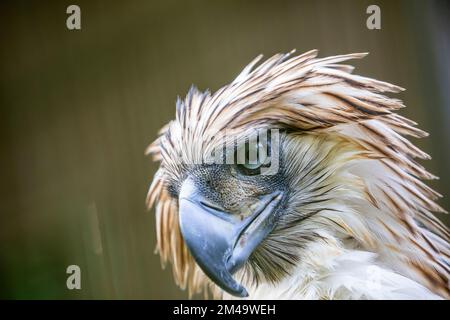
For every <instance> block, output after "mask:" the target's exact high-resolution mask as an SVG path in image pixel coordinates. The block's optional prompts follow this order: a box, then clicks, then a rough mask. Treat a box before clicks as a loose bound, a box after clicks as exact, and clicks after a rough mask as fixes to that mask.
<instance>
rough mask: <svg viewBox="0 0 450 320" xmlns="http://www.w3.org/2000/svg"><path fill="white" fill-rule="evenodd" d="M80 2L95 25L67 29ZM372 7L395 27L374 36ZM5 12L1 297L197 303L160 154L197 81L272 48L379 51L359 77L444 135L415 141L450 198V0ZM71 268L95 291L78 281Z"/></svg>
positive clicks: (204, 83) (42, 7) (20, 8)
mask: <svg viewBox="0 0 450 320" xmlns="http://www.w3.org/2000/svg"><path fill="white" fill-rule="evenodd" d="M70 4H77V5H79V6H80V7H81V23H82V30H80V31H69V30H68V29H67V28H66V18H67V16H68V15H67V14H66V8H67V6H68V5H70ZM370 4H377V5H379V6H380V8H381V18H382V22H381V23H382V29H381V30H368V29H367V28H366V19H367V17H368V15H367V14H366V8H367V6H368V5H370ZM0 6H1V8H0V37H1V51H0V119H1V126H0V130H1V134H0V141H1V157H0V167H1V169H2V170H1V172H2V175H1V178H2V179H1V181H2V183H1V192H0V195H1V206H0V208H1V212H0V298H18V299H21V298H33V299H34V298H42V299H47V298H63V299H66V298H67V299H90V298H100V299H110V298H111V299H116V298H125V299H130V298H136V299H147V298H148V299H155V298H160V299H167V298H186V297H187V293H186V292H183V291H181V290H179V289H178V288H176V287H175V286H174V284H173V280H172V276H171V271H170V268H168V269H167V270H165V271H163V270H161V267H160V262H159V257H158V256H156V255H155V254H154V253H153V251H154V247H155V234H154V219H153V212H148V211H147V210H146V209H145V205H144V200H145V195H146V192H147V187H148V184H149V182H150V181H151V178H152V175H153V173H154V171H155V169H156V166H155V165H154V164H152V163H151V161H150V159H149V158H146V157H144V149H145V147H146V146H147V145H148V143H150V142H151V141H152V140H153V139H154V138H155V136H156V132H157V130H158V129H159V128H160V127H161V126H162V125H163V124H165V123H166V122H167V121H168V120H169V119H171V118H172V117H173V115H174V109H175V106H174V105H175V104H174V102H175V99H176V96H177V95H184V94H185V93H186V91H187V90H188V88H189V86H190V85H191V83H194V84H196V85H197V86H199V88H200V89H206V88H211V89H212V90H216V89H218V88H219V87H220V86H221V85H223V84H225V83H227V82H229V81H230V80H231V79H232V78H233V77H234V76H235V75H237V73H238V72H239V71H240V69H241V68H242V67H243V66H244V65H246V64H247V63H248V62H249V61H250V60H251V59H252V58H254V57H255V56H256V55H257V54H259V53H263V54H264V55H265V56H266V57H268V56H270V55H272V54H274V53H276V52H286V51H289V50H291V49H293V48H296V49H297V50H298V52H300V53H301V52H303V51H307V50H310V49H313V48H317V49H319V50H320V55H321V56H324V55H333V54H341V53H350V52H366V51H369V52H370V53H371V54H370V55H369V56H368V57H367V58H365V59H364V60H362V61H355V62H354V64H355V65H356V66H357V70H356V71H355V72H357V73H360V74H363V75H367V76H371V77H375V78H378V79H381V80H385V81H389V82H393V83H395V84H398V85H400V86H403V87H405V88H407V91H405V92H403V93H401V94H400V95H399V97H400V98H401V99H403V100H404V101H405V103H406V105H407V106H408V108H406V109H404V110H402V111H401V113H402V114H403V115H406V116H408V117H410V118H412V119H414V120H416V121H417V122H419V124H420V127H421V128H423V129H425V130H427V131H428V132H430V134H431V137H430V138H427V139H423V140H420V141H415V142H417V144H418V145H419V146H420V147H422V148H423V149H424V150H425V151H426V152H428V153H430V154H431V155H432V156H433V160H431V161H427V162H426V163H425V165H426V166H427V167H428V168H429V169H430V170H431V172H433V173H434V174H436V175H438V176H440V177H441V179H440V180H438V181H432V182H431V185H432V186H433V187H435V188H436V189H437V190H438V191H440V192H441V193H443V194H444V195H447V196H448V190H449V186H450V168H449V163H450V150H449V149H450V141H449V137H450V129H449V120H450V90H449V89H450V86H449V85H450V67H449V66H450V44H449V40H450V22H449V21H450V14H449V2H448V1H261V0H259V1H245V2H244V1H221V2H216V1H189V2H188V1H144V0H142V1H135V0H133V1H121V2H118V1H117V2H116V1H92V0H90V1H78V0H77V1H28V2H21V1H14V2H12V1H11V2H10V3H6V2H5V1H2V4H1V5H0ZM440 204H441V205H442V206H444V207H445V208H447V209H449V208H450V202H449V198H448V197H447V198H444V199H442V200H441V202H440ZM443 219H446V221H447V222H448V221H449V219H448V218H447V217H445V216H444V217H443ZM71 264H76V265H79V266H80V267H81V270H82V281H81V285H82V290H73V291H69V290H67V288H66V277H67V275H66V273H65V271H66V267H67V266H68V265H71Z"/></svg>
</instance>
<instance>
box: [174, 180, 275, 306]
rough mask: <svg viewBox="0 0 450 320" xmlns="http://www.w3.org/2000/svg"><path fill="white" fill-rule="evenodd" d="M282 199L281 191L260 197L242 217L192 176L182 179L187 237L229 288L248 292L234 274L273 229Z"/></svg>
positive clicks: (240, 294)
mask: <svg viewBox="0 0 450 320" xmlns="http://www.w3.org/2000/svg"><path fill="white" fill-rule="evenodd" d="M280 200H281V192H274V193H271V194H267V195H265V196H263V197H261V198H260V201H259V203H258V204H257V206H256V208H255V209H254V210H253V211H252V212H251V213H250V214H249V215H248V216H247V217H246V218H244V219H242V220H241V219H240V218H239V217H236V216H235V215H232V214H230V213H227V212H225V211H224V210H223V209H221V208H220V207H218V206H217V205H215V204H213V203H211V201H209V200H208V199H207V198H206V197H205V196H204V194H203V193H202V191H201V190H200V189H199V188H198V187H197V186H196V184H195V182H194V180H192V179H191V178H188V179H186V180H185V181H184V182H183V185H182V187H181V190H180V194H179V219H180V228H181V233H182V235H183V238H184V241H185V242H186V244H187V246H188V248H189V250H190V252H191V254H192V256H193V257H194V259H195V261H196V262H197V264H198V265H199V266H200V268H201V269H202V270H203V272H205V274H206V275H207V276H208V277H209V278H210V279H211V280H212V281H214V282H215V283H216V284H217V285H218V286H219V287H221V288H222V289H223V290H225V291H226V292H228V293H230V294H232V295H234V296H238V297H246V296H248V293H247V290H246V289H245V288H244V287H243V286H242V285H241V284H239V283H238V282H236V281H235V280H234V279H233V277H232V274H233V273H235V272H236V271H237V270H239V269H240V268H241V267H242V266H243V265H244V264H245V262H246V261H247V260H248V258H249V257H250V255H251V254H252V252H253V251H254V250H255V249H256V247H257V246H258V245H259V244H260V243H261V242H262V241H263V240H264V238H265V237H266V236H267V235H268V234H269V233H270V232H271V231H272V230H273V228H274V226H275V220H276V219H275V216H274V211H275V209H276V208H277V206H278V204H279V202H280Z"/></svg>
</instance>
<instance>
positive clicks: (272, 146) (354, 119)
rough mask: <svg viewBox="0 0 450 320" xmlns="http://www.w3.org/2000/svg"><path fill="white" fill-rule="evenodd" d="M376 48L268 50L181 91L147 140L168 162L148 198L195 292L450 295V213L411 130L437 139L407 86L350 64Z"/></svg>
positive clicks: (163, 249)
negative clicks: (410, 112) (233, 72)
mask: <svg viewBox="0 0 450 320" xmlns="http://www.w3.org/2000/svg"><path fill="white" fill-rule="evenodd" d="M366 55H367V53H353V54H346V55H337V56H331V57H325V58H319V57H318V51H317V50H311V51H309V52H306V53H304V54H301V55H295V50H293V51H291V52H289V53H286V54H281V53H280V54H276V55H274V56H272V57H271V58H269V59H267V60H266V61H264V62H262V63H260V61H261V58H262V56H261V55H260V56H258V57H257V58H255V59H254V60H253V61H252V62H251V63H250V64H248V65H247V66H246V67H245V68H244V69H243V70H242V71H241V73H240V74H239V75H238V76H237V77H236V78H235V79H234V80H233V81H232V82H231V83H230V84H228V85H225V86H223V87H222V88H220V89H219V90H218V91H216V92H214V93H211V92H210V91H209V90H207V91H205V92H201V91H199V90H198V89H196V88H195V87H194V86H192V87H191V89H190V90H189V92H188V94H187V95H186V97H185V98H184V99H180V98H178V100H177V102H176V112H175V119H173V120H172V121H170V122H169V123H168V124H166V125H165V126H164V127H163V128H162V129H161V130H160V132H159V134H158V136H157V138H156V140H155V141H154V142H153V143H151V144H150V145H149V146H148V148H147V149H146V154H148V155H151V156H152V158H153V160H154V161H157V162H159V168H158V170H157V171H156V173H155V174H154V177H153V181H152V182H151V184H150V187H149V191H148V196H147V199H146V203H147V206H148V208H152V207H153V206H154V207H155V215H156V240H157V246H156V251H157V253H159V255H160V258H161V263H162V266H163V267H164V266H165V265H166V264H167V263H169V264H171V266H172V270H173V276H174V279H175V282H176V284H177V285H178V286H179V287H181V288H182V289H186V288H187V289H188V292H189V295H190V296H192V295H196V294H201V293H203V294H204V295H205V297H207V298H208V297H212V298H215V299H240V298H242V299H448V298H449V297H450V285H449V272H450V246H449V243H450V242H449V239H450V233H449V230H448V228H447V227H446V226H445V224H443V223H442V222H441V221H440V220H439V219H438V218H437V217H436V216H435V215H434V213H439V212H446V211H445V210H444V209H443V208H442V207H440V206H439V205H438V204H437V203H436V200H437V199H438V198H440V197H442V196H441V195H440V194H439V193H437V192H436V191H434V190H433V189H432V188H430V187H429V186H427V185H426V184H425V183H424V182H423V180H429V179H435V178H437V177H436V176H434V175H432V174H430V173H429V172H428V171H427V170H426V169H425V168H424V167H423V166H422V165H421V164H419V163H418V162H417V160H419V159H430V156H429V155H428V154H426V153H425V152H423V151H422V150H420V149H419V148H418V147H416V146H415V145H414V144H413V143H411V142H410V141H409V140H408V139H407V137H413V138H422V137H426V136H427V135H428V134H427V133H426V132H424V131H422V130H421V129H418V128H417V123H415V122H414V121H412V120H409V119H407V118H406V117H403V116H401V115H399V114H398V113H397V112H396V111H397V110H398V109H400V108H403V107H404V105H403V103H402V101H401V100H399V99H395V98H392V97H389V96H387V94H388V93H398V92H400V91H403V90H404V89H403V88H401V87H399V86H396V85H393V84H390V83H387V82H382V81H378V80H375V79H372V78H369V77H364V76H359V75H354V74H353V73H352V71H353V67H352V66H350V65H347V64H343V63H342V62H344V61H347V60H350V59H359V58H363V57H364V56H366ZM242 150H243V151H242ZM255 154H256V156H255ZM236 158H239V160H240V161H237V160H236ZM229 159H231V161H228V160H229Z"/></svg>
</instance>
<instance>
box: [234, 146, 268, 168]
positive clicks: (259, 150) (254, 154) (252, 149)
mask: <svg viewBox="0 0 450 320" xmlns="http://www.w3.org/2000/svg"><path fill="white" fill-rule="evenodd" d="M235 159H237V169H238V171H239V172H240V173H241V174H243V175H246V176H254V175H259V174H261V168H263V167H270V141H267V140H260V141H253V142H252V141H249V140H247V141H246V142H245V143H244V144H242V145H241V146H240V147H238V148H237V150H236V157H235Z"/></svg>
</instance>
